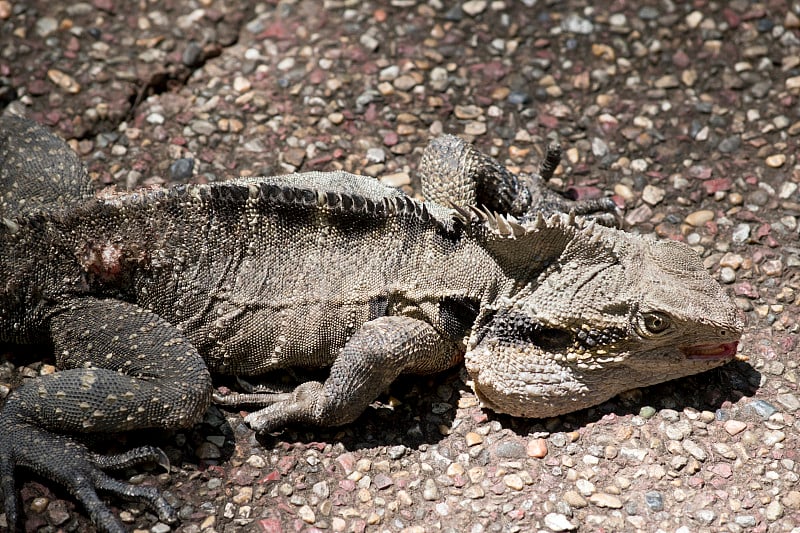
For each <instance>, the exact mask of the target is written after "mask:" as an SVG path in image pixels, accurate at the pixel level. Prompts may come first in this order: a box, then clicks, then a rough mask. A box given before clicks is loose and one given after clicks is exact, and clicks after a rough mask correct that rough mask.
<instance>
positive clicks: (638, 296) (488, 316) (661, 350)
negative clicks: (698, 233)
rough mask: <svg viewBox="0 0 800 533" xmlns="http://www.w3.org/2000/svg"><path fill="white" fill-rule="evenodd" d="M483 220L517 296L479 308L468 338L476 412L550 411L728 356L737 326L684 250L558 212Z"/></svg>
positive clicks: (725, 300) (724, 300)
mask: <svg viewBox="0 0 800 533" xmlns="http://www.w3.org/2000/svg"><path fill="white" fill-rule="evenodd" d="M487 215H488V214H487V213H483V222H484V224H485V225H488V227H489V231H488V232H487V236H488V238H487V248H489V250H490V251H491V252H492V253H493V255H494V257H495V259H496V261H497V262H498V264H500V265H503V264H509V265H513V266H512V267H511V268H509V269H506V270H507V274H509V276H510V277H512V278H514V281H515V284H514V286H515V289H513V290H511V291H509V292H507V293H505V294H503V295H501V296H498V297H497V298H496V299H495V301H494V302H491V303H490V304H489V305H487V306H485V309H482V311H481V313H480V314H479V316H478V319H477V321H476V325H475V327H474V328H473V331H472V335H471V336H470V339H469V342H468V346H467V353H466V356H465V362H466V366H467V370H468V371H469V373H470V375H471V377H472V380H473V383H474V388H475V391H476V393H477V394H478V396H479V397H480V399H481V401H482V402H483V403H484V405H485V406H487V407H489V408H491V409H492V410H495V411H497V412H501V413H507V414H511V415H515V416H524V417H531V418H542V417H549V416H556V415H559V414H563V413H567V412H571V411H575V410H578V409H582V408H585V407H590V406H592V405H596V404H599V403H601V402H603V401H605V400H608V399H609V398H612V397H614V396H616V395H617V394H619V393H621V392H624V391H626V390H629V389H633V388H637V387H643V386H647V385H652V384H655V383H660V382H663V381H668V380H671V379H675V378H679V377H683V376H687V375H690V374H695V373H699V372H703V371H705V370H708V369H711V368H714V367H717V366H720V365H722V364H724V363H726V362H729V361H731V360H732V359H733V358H734V357H735V355H736V351H737V344H738V341H739V338H740V337H741V333H742V328H743V324H742V321H741V319H740V317H739V314H738V312H737V310H736V308H735V306H734V305H733V303H732V302H731V300H730V298H729V297H728V296H727V295H726V294H725V292H724V290H723V289H722V287H721V286H720V285H719V283H717V281H715V280H714V279H713V278H712V277H711V276H710V275H709V273H708V272H707V271H706V269H705V267H704V266H703V263H702V261H701V259H700V257H699V256H698V255H697V253H696V252H695V251H694V250H693V249H692V248H690V247H689V246H687V245H685V244H683V243H679V242H675V241H656V240H651V239H647V238H644V237H641V236H637V235H633V234H630V233H626V232H623V231H620V230H616V229H611V228H605V227H600V226H594V225H591V224H589V225H587V224H585V223H583V222H580V221H575V220H574V219H573V218H572V217H566V216H554V217H552V218H551V219H550V220H549V221H547V222H544V221H543V220H542V219H541V217H540V219H539V220H538V221H537V222H536V223H533V224H530V225H528V224H525V225H520V224H515V223H514V222H513V221H511V222H509V220H508V219H503V220H500V219H502V218H503V217H499V218H498V216H497V215H488V217H487ZM520 250H522V251H520ZM526 263H527V264H528V265H531V269H529V270H527V272H525V270H524V269H522V268H521V266H522V265H523V264H526ZM526 277H527V279H526Z"/></svg>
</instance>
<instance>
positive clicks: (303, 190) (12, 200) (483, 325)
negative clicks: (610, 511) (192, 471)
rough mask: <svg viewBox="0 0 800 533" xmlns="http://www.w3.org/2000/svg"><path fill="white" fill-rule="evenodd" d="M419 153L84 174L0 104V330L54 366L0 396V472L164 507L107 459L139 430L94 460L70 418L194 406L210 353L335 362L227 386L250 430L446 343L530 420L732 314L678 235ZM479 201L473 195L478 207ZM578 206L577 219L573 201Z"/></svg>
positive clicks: (466, 160)
mask: <svg viewBox="0 0 800 533" xmlns="http://www.w3.org/2000/svg"><path fill="white" fill-rule="evenodd" d="M420 166H421V168H420V172H421V175H422V178H423V192H424V194H425V195H426V196H427V197H428V199H429V200H434V201H427V202H419V201H417V200H414V199H412V198H410V197H408V196H406V195H405V194H403V193H402V192H400V191H398V190H396V189H393V188H389V187H386V186H384V185H382V184H380V183H379V182H378V181H376V180H374V179H370V178H365V177H361V176H356V175H352V174H348V173H345V172H329V173H319V172H310V173H304V174H290V175H286V176H274V177H261V178H248V179H238V180H233V181H229V182H224V183H215V184H209V185H185V186H176V187H172V188H168V189H160V190H146V191H138V192H129V193H119V194H114V195H108V196H105V197H96V196H94V195H93V194H92V187H91V185H90V182H89V180H88V177H87V175H86V172H85V170H84V169H83V167H82V166H81V164H80V162H79V161H78V159H77V157H76V155H75V154H74V153H73V152H72V151H71V150H70V149H69V148H68V146H67V145H66V144H65V143H64V142H63V141H61V140H60V139H58V138H57V137H55V136H53V135H52V134H50V133H49V132H47V131H46V130H45V129H44V128H42V127H40V126H38V125H36V124H34V123H31V122H29V121H27V120H24V119H21V118H17V117H11V116H6V117H3V118H1V119H0V340H2V341H5V342H13V343H19V344H25V343H31V342H36V341H38V342H41V341H43V340H44V341H47V342H48V343H50V344H51V345H52V347H53V350H54V354H55V359H56V366H57V368H58V372H55V373H53V374H51V375H42V376H38V377H36V378H35V379H31V380H28V381H26V382H25V383H24V384H23V385H22V386H20V387H19V388H17V389H16V390H15V391H13V392H12V394H11V395H9V397H8V399H7V400H6V402H5V405H4V406H3V408H2V411H0V476H1V477H0V487H1V488H2V490H3V493H4V495H5V500H4V501H5V512H6V519H7V521H8V523H9V526H10V527H12V528H13V527H14V526H15V524H16V522H17V504H16V491H15V486H14V485H15V483H14V479H15V478H14V472H15V470H16V468H17V467H27V468H30V469H33V470H35V471H37V472H38V473H40V474H41V475H43V476H44V477H46V478H50V479H52V480H54V481H57V482H59V483H61V484H63V485H65V486H66V487H67V488H68V489H69V490H70V492H71V493H72V494H73V495H74V496H75V498H76V499H78V500H79V501H80V502H82V503H83V505H84V506H85V507H86V509H87V511H88V514H89V516H90V518H91V520H92V521H93V522H94V523H95V524H96V525H97V527H98V528H99V529H101V530H104V531H112V532H117V531H123V530H124V529H123V526H122V525H121V523H120V522H119V521H118V520H117V519H116V517H114V516H113V514H112V513H111V512H110V510H109V509H108V508H107V507H106V505H105V504H104V503H103V502H102V501H101V500H100V498H99V497H98V495H97V491H98V490H100V491H105V492H110V493H113V494H117V495H119V496H124V497H126V498H133V499H138V500H141V501H144V502H145V503H147V504H148V505H149V506H150V507H151V508H152V509H153V510H154V511H155V512H156V513H157V514H158V516H159V518H160V519H161V520H163V521H165V522H169V523H171V522H175V520H176V514H175V511H174V510H173V509H172V507H171V506H170V505H169V504H168V503H167V502H166V500H164V498H163V497H162V496H161V495H160V494H159V493H158V491H157V490H155V489H154V488H152V487H141V486H134V485H130V484H127V483H124V482H121V481H118V480H116V479H114V478H112V477H110V476H109V475H107V474H106V473H105V472H104V470H109V469H111V470H113V469H119V468H122V467H127V466H129V465H131V464H135V463H138V462H141V461H145V460H150V461H157V462H160V463H164V462H165V461H166V457H165V456H164V454H163V452H161V451H160V450H158V449H157V448H155V447H151V446H145V447H142V448H137V449H134V450H131V451H129V452H127V453H124V454H119V455H112V456H99V455H97V454H94V453H92V452H90V451H89V450H88V449H87V448H86V447H85V446H84V445H83V444H82V443H81V442H80V435H81V434H85V433H90V432H94V433H111V432H118V431H126V430H135V429H139V428H146V427H160V428H177V427H186V426H189V425H191V424H193V423H194V422H195V421H197V420H198V418H199V417H201V416H202V414H203V412H204V411H205V410H206V409H207V407H208V406H209V403H210V402H211V400H212V382H211V374H212V373H227V374H232V375H235V376H243V377H244V376H253V375H259V374H263V373H266V372H269V371H272V370H276V369H280V368H300V369H302V368H324V367H330V376H329V377H328V378H327V379H326V380H325V381H324V382H316V381H308V382H305V383H302V384H301V385H299V386H298V387H297V388H296V389H295V390H294V391H292V392H288V393H277V394H275V393H259V394H241V395H233V396H231V397H225V398H220V401H221V402H222V403H227V404H238V403H255V404H257V405H259V406H260V407H261V408H260V409H259V410H257V411H254V412H252V413H251V414H250V415H248V416H247V417H246V421H247V422H248V423H249V424H250V425H251V426H252V427H253V428H254V429H255V430H257V431H273V430H278V429H280V428H283V427H284V426H286V425H287V424H297V425H316V426H334V425H340V424H346V423H349V422H351V421H353V420H355V419H356V418H357V417H358V416H359V415H360V413H361V412H363V410H364V409H365V408H366V407H367V406H368V405H369V404H370V403H371V402H372V401H373V400H374V399H375V398H376V397H377V396H378V395H379V394H380V392H381V391H382V390H383V389H385V388H386V387H387V386H388V385H389V384H390V383H391V382H392V381H393V380H394V379H395V378H396V377H397V376H398V375H399V374H400V373H420V374H425V373H433V372H438V371H441V370H444V369H447V368H449V367H451V366H453V365H455V364H457V363H459V362H460V361H461V360H462V359H463V360H464V361H465V363H466V367H467V370H468V371H469V373H470V375H471V377H472V380H473V383H474V388H475V391H476V393H477V395H478V396H479V398H480V399H481V400H482V402H483V403H484V405H486V406H488V407H489V408H491V409H493V410H495V411H498V412H503V413H509V414H512V415H518V416H525V417H547V416H554V415H558V414H561V413H566V412H569V411H573V410H576V409H581V408H583V407H587V406H591V405H595V404H598V403H600V402H603V401H605V400H607V399H608V398H611V397H613V396H614V395H616V394H618V393H619V392H622V391H625V390H628V389H631V388H635V387H641V386H645V385H649V384H653V383H658V382H661V381H665V380H669V379H673V378H677V377H681V376H685V375H688V374H693V373H696V372H702V371H704V370H707V369H710V368H713V367H716V366H719V365H721V364H724V363H725V362H728V361H730V360H731V359H732V358H733V357H734V356H735V354H736V351H737V348H736V347H737V342H738V340H739V338H740V335H741V331H742V323H741V321H740V319H739V317H738V314H737V311H736V309H735V307H734V306H733V305H732V303H731V301H730V300H729V298H728V297H727V296H726V294H725V292H724V291H723V289H722V288H721V287H720V285H719V284H718V283H717V282H716V281H714V280H713V279H712V278H711V276H710V275H709V274H708V272H707V271H706V270H705V269H704V268H703V265H702V262H701V260H700V258H699V257H698V255H697V254H696V253H695V252H694V251H693V250H692V249H691V248H689V247H688V246H686V245H684V244H681V243H678V242H672V241H657V240H650V239H646V238H642V237H639V236H636V235H633V234H630V233H626V232H623V231H620V230H618V229H614V228H609V227H605V226H603V225H600V224H598V223H596V222H595V221H592V220H589V219H587V218H585V217H580V216H579V217H576V216H575V214H574V213H572V214H567V213H562V212H561V211H562V210H564V209H571V210H573V211H574V212H579V213H584V214H587V215H591V214H592V213H593V212H595V211H597V210H599V211H601V213H600V214H598V218H600V219H601V221H602V218H603V216H604V215H605V214H608V213H607V212H604V211H608V209H613V203H609V201H608V200H602V201H592V202H570V201H568V200H565V199H563V198H561V197H559V196H557V195H555V194H554V193H552V192H549V191H547V190H546V188H544V187H542V186H541V183H540V182H541V181H543V179H544V178H546V177H547V175H548V174H550V173H551V172H552V168H554V166H553V156H552V153H551V156H549V158H548V159H547V160H546V164H545V165H543V170H542V172H541V174H542V175H543V176H538V177H537V176H533V177H524V176H522V177H520V176H515V175H514V174H512V173H510V172H508V171H507V170H506V169H504V168H503V167H502V165H499V164H498V163H497V162H495V161H493V160H492V159H490V158H488V157H486V156H484V155H482V154H480V153H479V152H477V151H476V150H475V149H474V148H472V147H471V146H470V145H468V144H467V143H464V142H463V141H461V140H459V139H456V138H454V137H445V138H442V139H439V140H437V141H434V142H433V143H432V144H431V145H430V146H429V147H428V149H427V150H426V153H425V155H424V157H423V161H422V163H421V165H420ZM485 206H489V207H485ZM589 218H591V217H589Z"/></svg>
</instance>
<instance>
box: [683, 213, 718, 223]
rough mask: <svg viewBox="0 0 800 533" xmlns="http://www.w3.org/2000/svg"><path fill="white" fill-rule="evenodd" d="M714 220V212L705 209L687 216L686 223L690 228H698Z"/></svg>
mask: <svg viewBox="0 0 800 533" xmlns="http://www.w3.org/2000/svg"><path fill="white" fill-rule="evenodd" d="M712 220H714V212H713V211H710V210H707V209H703V210H701V211H695V212H694V213H690V214H689V215H687V217H686V219H685V220H684V222H686V223H687V224H689V225H690V226H694V227H698V226H702V225H703V224H705V223H706V222H710V221H712Z"/></svg>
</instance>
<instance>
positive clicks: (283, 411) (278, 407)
mask: <svg viewBox="0 0 800 533" xmlns="http://www.w3.org/2000/svg"><path fill="white" fill-rule="evenodd" d="M322 393H323V385H322V383H320V382H318V381H307V382H305V383H303V384H301V385H299V386H298V387H297V388H296V389H295V390H294V392H290V393H282V394H242V395H240V396H248V397H260V401H259V402H258V404H259V405H266V406H267V407H264V408H263V409H261V410H259V411H256V412H254V413H250V414H249V415H247V416H246V417H245V418H244V421H245V422H246V423H247V424H248V425H249V426H250V427H251V428H253V429H254V430H255V431H257V432H259V433H262V432H270V431H276V430H279V429H282V428H283V427H285V426H286V425H287V424H303V425H312V426H325V425H338V424H336V423H333V424H331V422H332V418H331V417H330V412H329V411H328V410H327V409H320V407H323V406H324V404H325V402H323V401H322V400H323V398H324V395H323V394H322ZM249 403H255V402H253V401H250V402H249Z"/></svg>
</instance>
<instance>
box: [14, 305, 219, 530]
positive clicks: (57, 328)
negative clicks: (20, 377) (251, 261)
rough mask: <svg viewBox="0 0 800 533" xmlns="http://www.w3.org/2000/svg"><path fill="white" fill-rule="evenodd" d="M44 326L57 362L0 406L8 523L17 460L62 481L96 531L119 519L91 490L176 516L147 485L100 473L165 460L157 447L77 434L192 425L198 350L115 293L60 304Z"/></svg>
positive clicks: (197, 408) (205, 393) (202, 393)
mask: <svg viewBox="0 0 800 533" xmlns="http://www.w3.org/2000/svg"><path fill="white" fill-rule="evenodd" d="M47 326H48V333H49V337H50V340H51V341H52V343H53V346H54V348H55V353H56V363H57V367H58V368H59V369H60V370H59V371H58V372H55V373H53V374H49V375H43V376H38V377H37V378H35V379H32V380H30V381H27V382H25V383H24V384H23V385H22V386H20V387H19V388H17V389H16V390H15V391H14V392H12V394H11V395H9V397H8V399H7V400H6V402H5V405H3V408H2V410H0V475H2V483H1V484H0V487H2V489H3V492H4V505H5V512H6V518H7V521H8V522H9V525H10V527H12V528H13V527H14V525H15V524H16V522H17V521H18V519H17V501H16V496H15V478H14V475H15V471H16V470H17V469H18V468H26V469H28V470H32V471H34V472H36V473H38V474H39V475H41V476H42V477H44V478H46V479H49V480H52V481H54V482H57V483H59V484H61V485H63V486H64V487H66V488H67V490H69V492H70V493H71V494H72V495H73V496H74V497H75V498H76V499H77V500H78V501H79V502H80V503H81V504H83V506H84V507H85V508H86V510H87V512H88V514H89V516H90V518H91V519H92V521H93V522H94V523H95V524H96V525H97V527H98V528H99V529H100V530H101V531H114V532H116V531H124V528H123V526H122V524H121V523H120V522H119V521H118V520H117V519H116V518H115V517H114V515H113V514H112V513H111V511H110V510H109V509H108V507H107V505H106V504H105V503H104V502H103V501H102V500H101V499H100V498H99V497H98V494H97V493H98V491H99V492H105V493H110V494H113V495H116V496H119V497H122V498H125V499H134V500H138V501H141V502H144V503H145V504H147V505H148V506H149V507H151V508H152V509H153V510H154V511H155V512H156V513H157V514H158V516H159V518H160V519H161V520H163V521H166V522H174V521H175V520H176V514H175V511H174V510H173V509H172V507H171V506H170V505H169V504H168V503H167V502H166V500H165V499H164V498H163V497H161V496H160V495H159V493H158V491H157V490H156V489H155V488H153V487H138V486H134V485H131V484H128V483H124V482H122V481H118V480H115V479H113V478H111V477H109V476H108V475H107V474H105V472H104V470H119V469H121V468H125V467H127V466H131V465H135V464H138V463H141V462H143V461H155V462H157V463H160V464H162V465H165V466H166V465H167V464H168V461H166V457H165V456H164V454H163V453H162V452H161V451H160V450H158V449H157V448H154V447H144V448H137V449H135V450H131V451H129V452H127V453H123V454H119V455H110V456H100V455H97V454H95V453H93V452H91V451H89V450H88V449H87V448H86V447H85V446H84V445H83V444H82V443H80V442H79V440H78V439H79V436H80V435H81V434H85V433H116V432H120V431H128V430H136V429H143V428H148V427H160V428H177V427H186V426H188V425H191V424H192V423H193V422H195V421H196V420H197V419H198V418H199V417H200V416H201V415H202V414H203V413H204V412H205V410H206V408H207V407H208V404H209V402H210V397H211V379H210V375H209V372H208V369H207V368H206V366H205V363H204V362H203V359H202V358H201V357H200V355H199V354H198V353H197V350H196V349H195V348H194V347H193V346H192V345H191V344H190V343H189V342H188V341H187V340H186V339H185V338H184V337H183V336H182V334H181V333H180V332H179V331H178V330H177V329H176V328H175V327H173V326H172V325H170V324H169V323H167V322H166V321H165V320H163V319H162V318H160V317H159V316H157V315H156V314H154V313H152V312H151V311H148V310H146V309H142V308H140V307H138V306H136V305H134V304H130V303H126V302H121V301H117V300H103V299H95V298H81V299H76V300H71V301H68V302H65V303H62V304H58V305H57V306H55V308H54V309H53V310H52V312H51V313H50V318H49V323H48V324H47Z"/></svg>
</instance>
